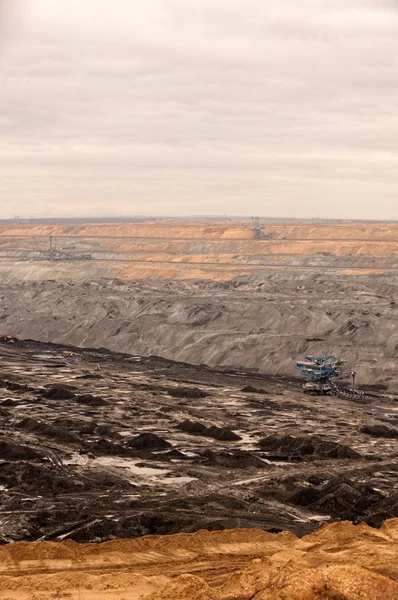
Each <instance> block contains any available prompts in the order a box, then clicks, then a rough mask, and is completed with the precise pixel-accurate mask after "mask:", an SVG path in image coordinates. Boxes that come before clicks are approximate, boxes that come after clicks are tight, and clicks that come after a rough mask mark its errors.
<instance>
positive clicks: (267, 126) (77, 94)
mask: <svg viewBox="0 0 398 600" xmlns="http://www.w3.org/2000/svg"><path fill="white" fill-rule="evenodd" d="M29 4H30V8H29V10H28V9H26V5H27V3H25V9H26V10H25V11H23V10H22V6H23V5H22V4H20V6H19V9H20V13H21V14H20V27H19V29H18V27H17V26H16V21H15V19H14V20H13V21H12V26H11V25H9V26H8V27H7V26H6V27H5V26H4V19H3V26H2V28H1V29H0V33H3V34H4V35H3V42H2V43H1V44H0V85H1V88H2V94H1V98H0V181H1V183H0V216H12V215H13V214H14V213H15V212H18V213H23V212H24V211H25V212H26V211H27V212H29V213H37V214H39V213H41V214H43V213H44V212H46V211H47V212H49V213H50V212H51V214H77V213H79V212H84V213H85V214H95V213H96V214H99V213H108V214H109V213H115V212H119V213H124V214H126V213H130V214H133V213H135V212H141V213H142V212H148V211H149V212H151V213H152V214H155V213H157V214H173V213H180V214H197V213H198V212H200V210H198V202H199V204H200V206H201V207H203V211H204V212H207V213H209V212H213V213H223V212H230V213H231V214H242V213H244V212H247V214H253V213H258V214H269V215H270V216H275V215H280V214H291V215H292V216H300V215H302V214H303V211H304V212H305V215H306V216H311V215H313V216H314V215H317V214H320V215H321V216H333V215H330V214H329V209H328V207H327V205H326V204H325V202H323V201H322V203H321V209H320V208H319V200H320V199H323V198H327V199H330V201H331V202H333V206H334V209H335V210H336V211H337V212H340V213H341V214H340V215H339V216H347V217H354V216H355V217H359V216H363V217H364V218H369V217H371V216H374V217H378V218H381V217H385V218H388V217H390V216H391V214H392V211H393V208H394V206H395V203H396V201H395V198H396V197H397V192H398V189H397V187H398V182H397V181H396V176H395V171H396V169H395V167H396V162H397V158H398V152H397V141H396V140H397V134H398V110H397V102H396V88H397V75H398V73H397V64H396V58H395V57H396V55H397V50H398V41H397V40H398V36H397V34H398V11H397V9H396V5H395V2H389V1H385V2H382V1H379V2H376V1H374V2H372V1H370V0H368V1H359V0H358V1H357V0H346V1H345V2H342V1H340V0H334V1H333V2H332V1H329V0H300V2H295V1H293V0H278V1H270V2H262V1H261V0H247V1H246V2H243V1H242V0H228V1H227V0H201V1H200V2H199V1H198V2H196V3H193V2H191V1H190V0H147V2H146V3H140V2H138V0H137V1H136V0H134V1H130V0H129V1H127V0H114V2H113V3H112V10H111V9H110V3H109V2H108V1H105V0H95V1H94V0H85V2H80V1H79V2H77V0H69V1H68V2H67V1H66V0H57V2H56V3H54V2H53V1H52V0H51V1H50V0H37V2H35V3H34V4H35V6H36V7H37V10H32V6H33V4H32V3H29ZM2 6H3V7H4V6H5V4H4V5H2V4H1V0H0V9H1V7H2ZM3 14H5V12H4V11H3V12H2V13H1V12H0V15H3ZM380 195H381V198H380ZM265 196H266V197H267V198H268V200H267V202H266V203H264V198H265ZM376 196H377V197H378V203H377V210H376V208H375V205H374V198H375V197H376ZM132 198H133V199H134V201H132ZM270 198H271V200H270ZM10 199H12V202H13V205H14V206H12V207H11V206H10V201H9V200H10ZM359 204H360V207H361V211H362V213H361V215H359V214H358V206H359ZM322 210H324V211H325V212H324V214H321V213H322Z"/></svg>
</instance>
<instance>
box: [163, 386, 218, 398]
mask: <svg viewBox="0 0 398 600" xmlns="http://www.w3.org/2000/svg"><path fill="white" fill-rule="evenodd" d="M167 393H168V394H169V396H172V397H173V398H206V397H207V396H208V395H209V394H208V393H207V392H205V391H204V390H201V389H199V388H196V387H176V388H167Z"/></svg>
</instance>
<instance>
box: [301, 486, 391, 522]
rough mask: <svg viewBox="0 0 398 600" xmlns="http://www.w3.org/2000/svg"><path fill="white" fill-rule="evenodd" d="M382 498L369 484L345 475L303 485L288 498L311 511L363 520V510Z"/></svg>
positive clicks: (366, 510)
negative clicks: (322, 483) (322, 482)
mask: <svg viewBox="0 0 398 600" xmlns="http://www.w3.org/2000/svg"><path fill="white" fill-rule="evenodd" d="M382 499H384V496H383V494H381V493H380V492H379V491H377V490H375V489H374V488H372V487H370V486H369V485H365V484H363V483H361V482H356V481H352V480H350V479H348V478H343V477H335V478H332V479H331V480H330V481H328V482H327V483H326V484H324V485H320V486H314V485H310V486H308V485H307V486H305V487H302V488H300V489H298V490H297V491H295V492H293V493H292V495H291V496H290V502H291V503H292V504H295V505H296V506H304V507H306V508H310V509H311V511H312V512H314V513H320V514H325V515H331V516H332V517H334V518H336V519H347V520H358V521H361V520H365V515H366V514H367V512H368V511H369V510H370V509H371V508H372V507H374V506H375V505H377V503H378V502H380V500H382Z"/></svg>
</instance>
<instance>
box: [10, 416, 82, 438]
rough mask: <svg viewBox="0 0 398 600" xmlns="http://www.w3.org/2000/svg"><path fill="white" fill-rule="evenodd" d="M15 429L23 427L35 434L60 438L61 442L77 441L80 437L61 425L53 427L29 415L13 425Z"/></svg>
mask: <svg viewBox="0 0 398 600" xmlns="http://www.w3.org/2000/svg"><path fill="white" fill-rule="evenodd" d="M15 427H16V428H17V429H23V430H25V431H29V432H30V433H34V434H36V435H37V436H39V437H40V436H42V435H43V436H45V437H48V438H53V439H54V440H60V441H62V442H79V441H80V438H79V436H78V435H76V433H73V432H72V431H69V430H68V429H64V428H63V427H59V426H58V427H54V425H50V424H49V423H46V422H45V421H39V420H37V419H33V418H31V417H25V418H24V419H22V420H21V421H18V422H17V423H16V425H15Z"/></svg>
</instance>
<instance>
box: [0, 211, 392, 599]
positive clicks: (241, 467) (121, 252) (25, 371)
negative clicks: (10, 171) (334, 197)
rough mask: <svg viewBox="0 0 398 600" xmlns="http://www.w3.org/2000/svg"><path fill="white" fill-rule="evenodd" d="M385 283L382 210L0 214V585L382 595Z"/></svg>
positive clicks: (81, 593)
mask: <svg viewBox="0 0 398 600" xmlns="http://www.w3.org/2000/svg"><path fill="white" fill-rule="evenodd" d="M397 290H398V225H396V224H395V223H327V222H324V223H315V222H314V223H310V222H287V221H275V220H274V221H271V220H269V221H266V220H263V221H261V222H260V223H259V222H258V221H255V220H254V221H251V220H243V219H235V220H227V219H217V220H216V219H212V220H211V219H208V220H204V219H202V220H199V219H198V220H196V221H194V220H173V219H163V220H161V219H158V220H149V219H147V220H144V219H143V220H141V221H137V222H134V223H133V222H132V223H127V222H122V223H95V222H93V223H66V222H62V223H61V222H60V223H30V224H21V223H3V224H0V299H1V304H0V334H3V335H2V336H0V542H1V546H0V597H1V598H2V599H4V600H6V599H7V600H42V599H43V600H47V599H50V598H69V599H70V600H94V599H97V600H99V599H101V600H139V599H143V598H145V599H146V600H185V599H186V600H249V599H253V600H287V599H289V600H307V599H309V600H321V599H324V600H326V599H331V598H334V599H335V600H371V599H372V600H395V599H398V567H397V565H398V560H397V559H398V492H397V475H398V461H397V458H398V380H397V373H396V369H397V346H398V317H397V311H398V298H397ZM308 354H311V355H313V356H323V355H335V356H337V357H339V358H342V359H344V360H345V361H346V362H345V363H344V365H345V367H344V369H345V370H347V372H348V373H352V372H354V373H355V376H356V377H355V385H356V386H357V392H358V394H357V395H353V396H352V397H338V396H336V395H335V394H333V393H332V394H330V395H309V394H305V393H304V390H303V383H304V381H302V380H301V379H300V377H299V373H298V371H297V369H296V368H295V361H296V360H298V359H304V357H305V356H306V355H308ZM303 379H304V378H303ZM350 382H351V380H350V379H348V380H347V381H346V382H345V383H344V385H346V386H349V385H350ZM359 392H362V394H360V393H359Z"/></svg>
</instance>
